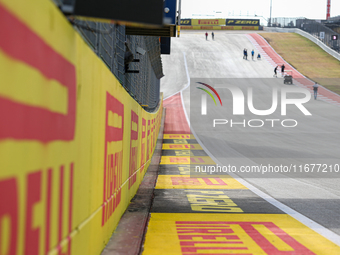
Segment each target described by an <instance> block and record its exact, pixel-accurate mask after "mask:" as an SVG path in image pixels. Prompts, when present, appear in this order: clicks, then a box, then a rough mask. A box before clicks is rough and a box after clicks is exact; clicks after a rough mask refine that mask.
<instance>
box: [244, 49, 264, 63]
mask: <svg viewBox="0 0 340 255" xmlns="http://www.w3.org/2000/svg"><path fill="white" fill-rule="evenodd" d="M254 56H255V51H254V49H253V50H252V51H251V59H252V60H254ZM243 59H245V60H248V50H247V49H246V48H244V50H243ZM260 59H261V54H260V53H258V54H257V60H260Z"/></svg>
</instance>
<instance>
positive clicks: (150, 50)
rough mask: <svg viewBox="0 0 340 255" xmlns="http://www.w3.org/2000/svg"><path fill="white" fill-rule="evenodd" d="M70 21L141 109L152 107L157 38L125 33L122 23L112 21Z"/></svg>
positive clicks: (158, 70)
mask: <svg viewBox="0 0 340 255" xmlns="http://www.w3.org/2000/svg"><path fill="white" fill-rule="evenodd" d="M71 22H72V23H73V25H74V26H75V27H76V28H77V29H78V30H79V32H80V33H81V34H82V36H83V37H84V39H85V40H86V41H87V43H88V44H89V46H90V47H91V48H92V49H93V51H94V52H95V53H96V54H97V55H98V56H99V57H100V58H101V59H102V60H103V62H104V63H105V64H106V65H107V67H108V68H109V69H110V70H111V72H112V73H113V74H114V75H115V76H116V77H117V79H118V80H119V82H120V83H121V84H122V86H123V87H124V88H125V89H126V90H127V91H128V92H129V94H130V95H131V96H132V97H133V98H134V99H135V100H136V101H137V102H138V103H139V104H140V105H142V106H143V107H144V109H146V110H147V111H153V110H154V109H155V108H156V107H157V105H158V103H159V99H160V98H159V95H160V79H161V78H162V77H163V70H162V61H161V56H160V54H161V52H160V42H159V38H158V37H154V36H135V35H126V34H125V26H120V25H116V24H108V23H99V22H92V21H86V20H71Z"/></svg>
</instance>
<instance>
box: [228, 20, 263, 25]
mask: <svg viewBox="0 0 340 255" xmlns="http://www.w3.org/2000/svg"><path fill="white" fill-rule="evenodd" d="M225 25H227V26H259V25H260V20H259V19H226V23H225Z"/></svg>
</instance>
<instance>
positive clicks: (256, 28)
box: [181, 26, 259, 30]
mask: <svg viewBox="0 0 340 255" xmlns="http://www.w3.org/2000/svg"><path fill="white" fill-rule="evenodd" d="M181 29H183V30H259V26H181Z"/></svg>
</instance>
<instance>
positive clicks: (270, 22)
mask: <svg viewBox="0 0 340 255" xmlns="http://www.w3.org/2000/svg"><path fill="white" fill-rule="evenodd" d="M271 26H272V0H270V16H269V22H268V27H271Z"/></svg>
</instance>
